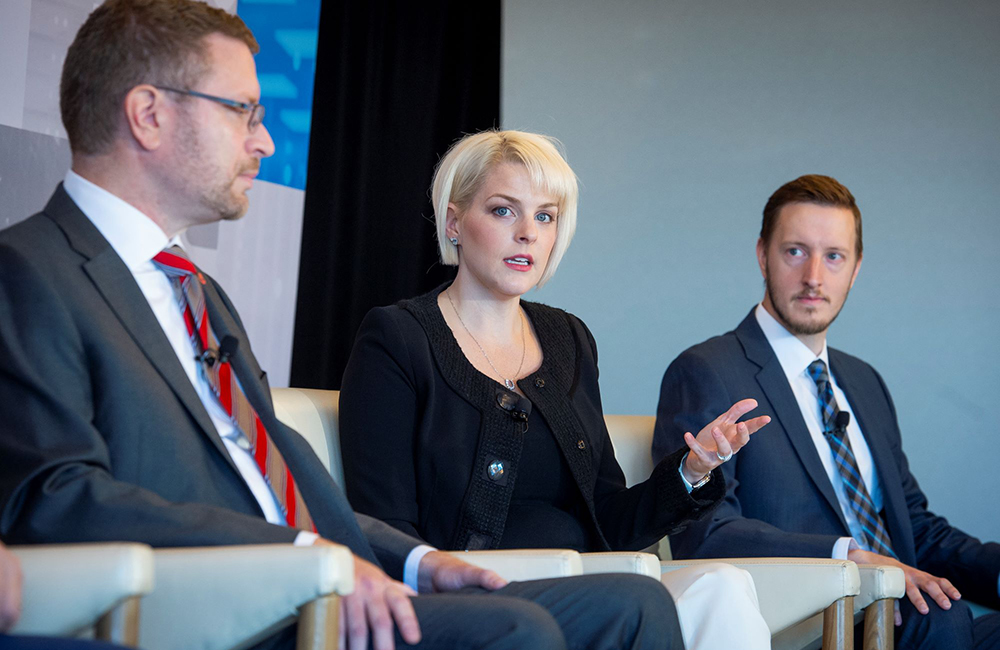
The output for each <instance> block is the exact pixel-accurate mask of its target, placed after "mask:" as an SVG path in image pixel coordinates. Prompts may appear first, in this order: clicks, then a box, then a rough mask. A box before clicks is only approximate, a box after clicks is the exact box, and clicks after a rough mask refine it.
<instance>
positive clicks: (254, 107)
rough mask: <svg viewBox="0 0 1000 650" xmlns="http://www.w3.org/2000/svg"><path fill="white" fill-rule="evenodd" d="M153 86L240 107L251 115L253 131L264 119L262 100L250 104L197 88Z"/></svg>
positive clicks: (251, 130)
mask: <svg viewBox="0 0 1000 650" xmlns="http://www.w3.org/2000/svg"><path fill="white" fill-rule="evenodd" d="M151 85H152V86H153V88H158V89H159V90H167V91H169V92H172V93H178V94H180V95H189V96H191V97H200V98H202V99H207V100H209V101H213V102H217V103H219V104H222V105H223V106H228V107H229V108H235V109H238V110H240V111H242V112H244V113H249V114H250V117H249V118H248V119H247V130H248V131H249V132H250V133H253V132H254V131H256V130H257V127H258V126H260V125H261V123H262V122H263V121H264V112H265V109H264V105H263V104H261V103H260V102H257V103H255V104H248V103H246V102H238V101H236V100H235V99H226V98H225V97H218V96H216V95H209V94H208V93H201V92H198V91H197V90H182V89H180V88H171V87H170V86H157V85H155V84H151Z"/></svg>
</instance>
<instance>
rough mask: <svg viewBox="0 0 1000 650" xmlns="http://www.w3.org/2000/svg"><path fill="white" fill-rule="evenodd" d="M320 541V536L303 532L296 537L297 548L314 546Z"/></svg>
mask: <svg viewBox="0 0 1000 650" xmlns="http://www.w3.org/2000/svg"><path fill="white" fill-rule="evenodd" d="M317 539H319V535H317V534H316V533H310V532H308V531H305V530H303V531H302V532H300V533H299V534H298V535H296V536H295V542H294V544H295V546H312V545H313V544H315V543H316V540H317Z"/></svg>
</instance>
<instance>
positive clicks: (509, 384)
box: [444, 291, 528, 390]
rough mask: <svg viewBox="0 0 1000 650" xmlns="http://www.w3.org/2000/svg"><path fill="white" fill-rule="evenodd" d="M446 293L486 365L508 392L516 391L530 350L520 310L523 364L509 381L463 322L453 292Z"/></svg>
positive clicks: (518, 311)
mask: <svg viewBox="0 0 1000 650" xmlns="http://www.w3.org/2000/svg"><path fill="white" fill-rule="evenodd" d="M444 293H445V295H446V296H448V302H449V303H451V309H452V311H454V312H455V315H456V316H458V322H459V323H461V324H462V328H463V329H465V333H466V334H468V335H469V338H470V339H472V342H473V343H475V344H476V347H478V348H479V351H480V352H482V353H483V358H485V359H486V363H488V364H490V368H493V372H495V373H496V374H497V377H499V378H500V379H501V380H503V385H504V386H506V387H507V390H514V379H517V378H518V377H520V376H521V368H523V367H524V354H525V352H526V351H527V350H528V346H526V345H525V343H524V314H522V313H521V310H520V308H518V310H517V314H518V316H520V317H521V363H519V364H518V365H517V372H516V373H515V374H514V379H507V378H506V377H504V376H503V375H502V374H501V373H500V371H499V370H497V367H496V366H495V365H493V361H492V360H491V359H490V355H488V354H486V350H484V349H483V346H482V345H480V344H479V341H478V340H476V337H475V336H473V335H472V332H470V331H469V326H468V325H466V324H465V321H464V320H462V314H460V313H458V308H457V307H455V301H454V300H452V299H451V292H450V291H445V292H444Z"/></svg>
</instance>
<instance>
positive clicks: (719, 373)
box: [653, 311, 1000, 605]
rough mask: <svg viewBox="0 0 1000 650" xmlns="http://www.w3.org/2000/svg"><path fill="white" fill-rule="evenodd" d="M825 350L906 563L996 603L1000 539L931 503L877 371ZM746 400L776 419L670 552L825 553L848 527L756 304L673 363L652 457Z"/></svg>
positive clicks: (731, 467)
mask: <svg viewBox="0 0 1000 650" xmlns="http://www.w3.org/2000/svg"><path fill="white" fill-rule="evenodd" d="M829 359H830V371H831V372H832V373H833V375H834V376H835V377H836V379H837V383H838V385H839V386H840V387H841V389H843V391H844V394H845V395H846V396H847V399H848V401H849V402H850V405H851V408H852V410H853V412H854V417H855V418H856V419H857V421H858V424H859V426H860V427H861V430H862V432H864V436H865V439H866V440H867V442H868V446H869V447H870V448H871V453H872V458H873V459H874V462H875V469H876V471H877V472H878V476H879V480H880V482H881V485H882V492H883V495H884V499H883V502H884V505H883V508H884V519H885V523H886V526H887V528H888V530H889V536H890V538H891V540H892V544H893V549H894V550H895V551H896V553H897V554H898V556H899V558H900V560H901V561H903V562H904V563H906V564H909V565H911V566H916V567H919V568H920V569H922V570H925V571H928V572H930V573H932V574H934V575H938V576H942V577H947V578H948V579H949V580H951V581H952V582H953V583H954V584H955V586H956V587H958V589H959V590H960V591H961V592H962V593H963V594H964V595H966V596H967V597H971V598H973V599H975V600H978V601H980V602H986V603H994V605H995V604H996V603H997V602H998V600H1000V599H998V598H997V575H998V573H1000V545H998V544H996V543H987V544H983V543H981V542H980V541H979V540H978V539H976V538H974V537H971V536H970V535H967V534H966V533H964V532H962V531H961V530H959V529H957V528H954V527H953V526H951V525H949V523H948V522H947V520H945V519H944V518H943V517H939V516H937V515H935V514H934V513H932V512H931V511H930V510H928V509H927V498H926V497H925V496H924V494H923V492H922V491H921V490H920V486H919V485H918V484H917V480H916V479H915V478H914V477H913V475H912V474H911V473H910V469H909V464H908V463H907V460H906V455H905V454H904V453H903V448H902V440H901V436H900V431H899V425H898V423H897V420H896V411H895V407H894V406H893V403H892V398H891V396H890V395H889V390H888V389H887V388H886V386H885V383H884V382H883V381H882V378H881V377H880V376H879V374H878V373H877V372H876V371H875V369H874V368H872V367H871V366H870V365H868V364H867V363H865V362H864V361H862V360H860V359H858V358H856V357H852V356H850V355H848V354H844V353H843V352H840V351H838V350H834V349H833V348H830V349H829ZM748 397H751V398H753V399H756V400H757V402H758V404H759V408H758V409H757V410H756V411H755V412H754V413H753V415H755V416H756V415H770V416H771V418H772V421H771V423H770V424H768V425H767V426H766V427H764V429H762V430H761V431H760V432H759V433H757V434H756V435H754V437H753V440H752V441H751V442H750V444H748V445H747V446H746V447H745V448H744V449H742V450H741V451H740V453H739V454H737V455H736V457H735V458H734V459H733V460H731V461H730V462H728V463H726V464H725V465H724V466H723V467H724V471H725V474H726V480H727V484H728V492H727V494H726V499H725V501H724V503H723V505H722V506H721V507H720V508H719V509H718V510H716V512H715V513H714V515H713V516H712V517H711V518H710V519H708V520H706V521H704V522H700V523H697V524H693V525H692V526H691V527H690V528H689V529H688V530H687V531H685V532H684V533H681V534H680V535H676V536H673V537H671V546H672V549H673V552H674V554H675V555H676V557H678V558H688V557H745V556H769V555H770V556H792V557H829V556H830V553H831V552H832V549H833V545H834V542H835V541H836V540H837V538H839V537H845V536H850V534H851V533H850V531H849V530H848V528H847V523H846V521H845V520H844V516H843V512H842V511H841V509H840V504H839V503H838V501H837V497H836V495H835V494H834V491H833V486H832V484H831V483H830V479H829V477H828V476H827V474H826V471H825V470H824V468H823V465H822V462H821V461H820V457H819V454H818V453H817V451H816V447H815V445H814V444H813V441H812V438H811V436H810V434H809V431H808V429H807V428H806V424H805V421H804V420H803V418H802V414H801V411H800V410H799V406H798V402H796V400H795V396H794V394H793V393H792V389H791V387H790V386H789V385H788V380H787V378H786V377H785V373H784V371H783V370H782V368H781V364H780V363H779V361H778V358H777V357H776V356H775V354H774V351H773V350H772V349H771V346H770V344H769V343H768V341H767V338H766V337H765V336H764V333H763V332H762V331H761V329H760V326H759V325H758V324H757V320H756V317H755V316H754V312H753V311H751V312H750V314H749V315H748V316H747V317H746V318H745V319H744V320H743V322H742V323H740V325H739V327H737V328H736V330H734V331H732V332H729V333H727V334H724V335H722V336H717V337H715V338H712V339H709V340H708V341H705V342H704V343H701V344H699V345H696V346H694V347H692V348H689V349H688V350H686V351H685V352H684V353H683V354H681V355H680V356H679V357H678V358H677V359H676V360H675V361H674V362H673V363H672V364H670V367H669V368H668V369H667V372H666V374H665V375H664V377H663V384H662V386H661V389H660V403H659V407H658V409H657V418H656V433H655V435H654V439H653V454H654V458H655V457H657V456H658V455H661V454H662V453H663V451H664V450H665V449H669V448H671V447H673V446H675V445H676V444H677V441H679V440H681V438H682V436H683V435H684V432H685V431H691V430H695V429H694V427H695V426H697V423H699V422H703V421H705V417H706V416H707V415H708V414H713V416H714V415H717V414H718V413H721V412H723V411H724V410H725V409H726V408H728V407H729V406H730V405H731V404H732V403H733V402H735V401H737V400H739V399H744V398H748ZM971 492H972V490H970V493H971Z"/></svg>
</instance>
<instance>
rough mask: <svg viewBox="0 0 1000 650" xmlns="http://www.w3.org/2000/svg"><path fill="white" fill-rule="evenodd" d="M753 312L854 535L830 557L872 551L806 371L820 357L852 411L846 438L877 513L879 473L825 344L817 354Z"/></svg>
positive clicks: (760, 308)
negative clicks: (845, 483) (859, 551)
mask: <svg viewBox="0 0 1000 650" xmlns="http://www.w3.org/2000/svg"><path fill="white" fill-rule="evenodd" d="M754 315H755V316H756V317H757V323H758V324H759V325H760V328H761V329H762V330H763V331H764V336H765V337H767V342H768V343H770V344H771V349H772V350H774V354H775V356H777V357H778V362H779V363H780V364H781V369H782V370H784V371H785V376H786V377H787V378H788V385H789V386H791V388H792V393H794V394H795V400H796V401H797V402H798V403H799V410H800V411H802V419H803V420H805V422H806V427H808V429H809V435H810V436H812V441H813V444H814V445H815V446H816V451H817V453H819V458H820V460H821V461H822V462H823V469H825V470H826V475H827V476H828V477H829V479H830V483H832V484H833V491H834V493H835V494H836V495H837V501H838V502H839V503H840V509H841V511H842V512H843V513H844V519H846V520H847V528H848V530H850V531H851V535H852V536H853V538H852V537H842V538H840V539H839V540H837V542H836V543H835V544H834V546H833V551H832V553H831V557H833V558H834V559H839V560H846V559H847V552H848V551H849V550H851V549H853V548H862V549H865V550H871V549H870V548H869V546H868V544H867V542H866V541H865V539H866V538H865V534H864V532H863V530H862V528H861V524H860V523H858V517H857V515H856V514H855V513H854V509H853V508H852V507H851V503H850V501H849V500H848V499H847V492H846V490H845V488H844V482H843V481H842V480H841V478H840V471H839V470H838V469H837V462H836V460H834V457H833V451H832V450H831V449H830V443H828V442H827V441H826V437H825V436H824V435H823V415H822V414H821V413H820V407H819V391H818V389H817V388H816V382H815V381H813V378H812V377H810V376H809V371H808V368H809V364H811V363H812V362H813V361H815V360H816V359H822V360H823V363H825V364H826V367H827V372H828V373H829V375H830V384H831V385H832V386H833V396H834V398H835V399H836V400H837V406H838V407H839V408H840V410H841V411H847V412H848V413H850V414H851V421H850V423H849V424H848V425H847V438H848V439H849V440H850V442H851V449H852V450H853V451H854V457H855V459H856V460H857V462H858V469H859V470H860V471H861V480H863V481H864V483H865V487H866V488H867V489H868V494H869V495H870V496H871V498H872V502H873V503H874V504H875V511H876V512H881V511H882V487H881V485H880V484H879V480H878V473H877V472H876V471H875V465H874V462H873V460H872V454H871V450H870V449H869V448H868V442H867V441H866V440H865V437H864V435H863V434H862V433H861V427H860V426H859V425H858V419H857V418H856V417H854V413H853V412H852V411H851V405H850V403H849V402H848V401H847V396H846V395H844V391H842V390H841V389H840V386H838V385H837V379H836V377H834V375H833V372H832V371H831V370H830V359H829V357H828V355H827V347H826V343H825V342H824V343H823V350H822V351H821V352H820V354H819V355H818V356H817V355H816V354H815V353H814V352H813V351H812V350H810V349H809V348H808V346H806V344H805V343H803V342H802V341H800V340H799V339H798V338H797V337H796V336H795V335H794V334H792V333H791V332H789V331H788V330H786V329H785V328H784V326H783V325H782V324H781V323H779V322H778V321H777V320H775V318H774V317H773V316H771V314H770V313H768V311H767V310H766V309H764V305H763V304H761V305H757V309H756V311H755V312H754Z"/></svg>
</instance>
